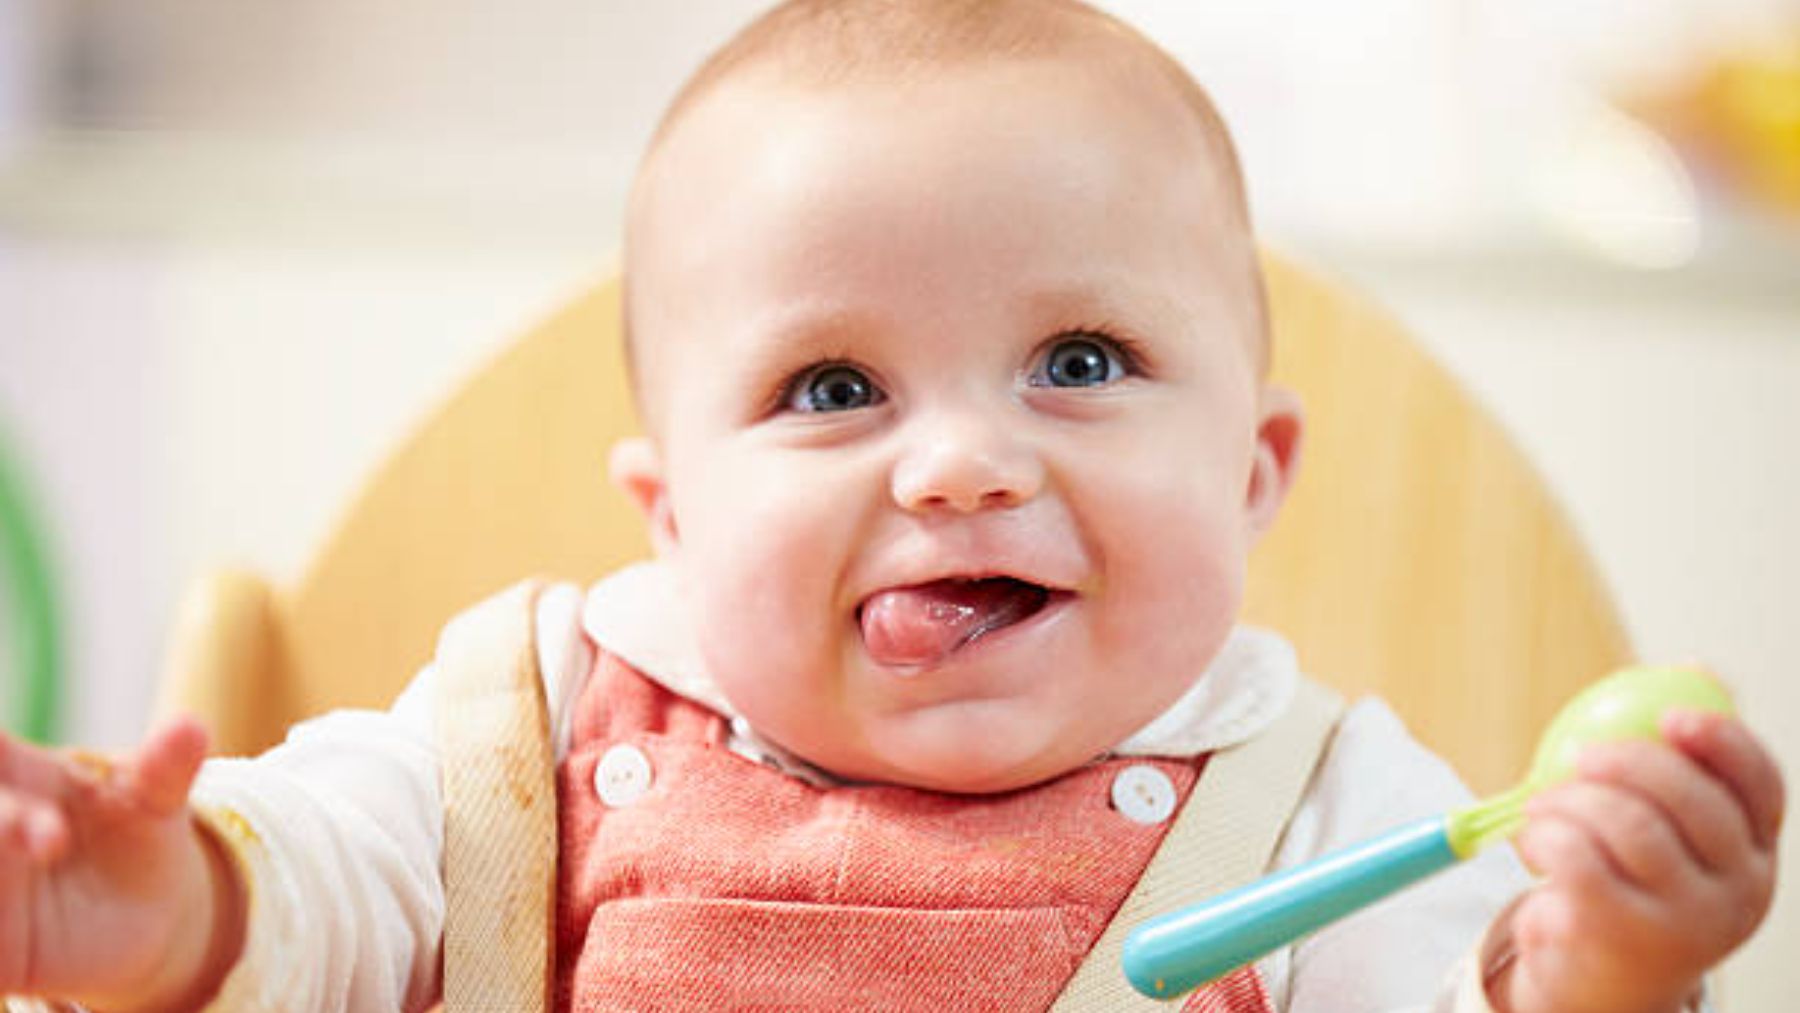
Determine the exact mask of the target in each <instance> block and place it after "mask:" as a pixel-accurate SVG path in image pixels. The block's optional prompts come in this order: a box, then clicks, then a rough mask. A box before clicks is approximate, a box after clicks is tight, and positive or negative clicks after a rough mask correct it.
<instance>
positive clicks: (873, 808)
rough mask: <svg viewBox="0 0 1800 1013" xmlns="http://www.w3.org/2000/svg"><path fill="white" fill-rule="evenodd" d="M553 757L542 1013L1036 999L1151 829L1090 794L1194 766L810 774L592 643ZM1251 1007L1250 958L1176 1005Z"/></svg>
mask: <svg viewBox="0 0 1800 1013" xmlns="http://www.w3.org/2000/svg"><path fill="white" fill-rule="evenodd" d="M574 722H575V724H574V738H573V747H572V748H571V750H570V751H569V753H568V754H567V755H566V757H565V758H564V759H563V761H562V762H561V764H560V765H559V767H558V770H557V795H558V809H559V817H558V818H559V822H560V830H561V845H560V857H559V864H558V870H559V871H558V884H557V891H556V894H557V906H556V917H555V928H556V967H557V972H556V983H555V995H554V1008H555V1009H559V1010H576V1011H590V1010H659V1009H668V1010H694V1009H705V1010H715V1009H832V1010H841V1009H881V1010H930V1011H944V1010H1028V1009H1029V1010H1035V1009H1045V1008H1048V1007H1049V1006H1050V1004H1051V1003H1052V1002H1053V1001H1054V1000H1055V998H1056V997H1057V995H1058V994H1059V993H1060V992H1061V991H1062V989H1063V987H1064V984H1065V983H1066V981H1067V980H1068V978H1069V977H1070V975H1071V974H1072V973H1073V972H1074V971H1075V969H1076V967H1077V966H1078V965H1079V964H1080V962H1081V960H1082V958H1083V957H1084V956H1085V955H1086V954H1087V952H1088V950H1089V948H1090V947H1091V946H1092V945H1093V944H1094V941H1095V940H1096V939H1097V938H1098V937H1099V935H1100V933H1101V931H1102V930H1103V929H1104V928H1105V927H1106V925H1107V923H1108V922H1109V921H1110V920H1111V918H1112V916H1113V913H1114V912H1115V910H1116V909H1117V908H1118V907H1119V905H1120V903H1121V902H1122V901H1123V900H1124V899H1125V897H1126V895H1127V894H1128V893H1129V892H1130V890H1131V888H1132V886H1133V884H1134V883H1135V882H1136V881H1137V879H1138V877H1139V875H1140V874H1141V873H1142V871H1143V869H1144V868H1145V866H1146V865H1147V864H1148V862H1149V861H1150V858H1151V855H1152V854H1153V853H1154V852H1155V850H1156V848H1157V846H1158V844H1159V843H1160V842H1161V841H1162V838H1163V835H1164V833H1166V832H1167V829H1168V824H1167V823H1166V822H1163V823H1158V824H1154V825H1146V824H1144V823H1140V822H1136V821H1134V820H1132V819H1129V818H1127V817H1126V816H1125V815H1124V814H1122V813H1121V812H1120V811H1118V810H1117V809H1116V808H1115V807H1114V806H1113V805H1111V804H1110V802H1109V799H1110V797H1111V787H1112V784H1113V781H1114V778H1115V777H1116V776H1117V775H1118V774H1119V772H1120V771H1121V770H1122V769H1123V768H1125V767H1128V766H1133V767H1142V766H1145V765H1146V764H1148V765H1150V766H1153V767H1155V768H1156V769H1157V770H1159V771H1161V773H1162V774H1163V775H1166V777H1167V783H1168V784H1171V785H1172V786H1173V787H1174V789H1175V791H1176V792H1177V794H1178V795H1179V800H1180V801H1185V799H1186V797H1187V795H1188V793H1189V792H1190V791H1191V790H1192V788H1193V786H1194V784H1195V783H1196V782H1197V780H1198V778H1199V777H1200V776H1201V774H1202V772H1203V769H1204V767H1205V758H1204V757H1201V758H1199V759H1197V760H1182V759H1171V760H1161V759H1155V760H1147V759H1145V758H1141V757H1140V758H1133V759H1132V760H1130V761H1126V760H1107V761H1103V762H1098V763H1095V764H1092V765H1089V766H1087V767H1084V768H1082V769H1080V770H1076V771H1073V772H1071V773H1069V774H1067V775H1065V776H1063V777H1061V778H1058V779H1056V780H1054V781H1051V782H1049V783H1046V784H1042V785H1038V786H1035V787H1032V788H1027V789H1023V790H1019V791H1014V792H1008V793H1005V794H1000V795H990V796H957V795H946V794H940V793H935V792H928V791H918V790H912V789H907V788H900V787H895V786H890V785H849V786H836V787H816V786H814V785H812V784H809V783H807V782H805V781H802V780H800V779H797V778H795V777H794V776H792V775H791V774H789V773H786V772H783V771H781V770H776V769H772V768H770V767H768V766H766V765H764V764H760V763H758V762H756V761H754V760H751V759H747V758H745V757H743V756H740V755H738V754H737V753H734V752H732V751H731V750H730V749H728V748H727V745H726V744H727V740H728V737H729V735H730V727H729V724H728V722H727V721H726V720H725V719H724V718H722V717H721V716H719V715H718V714H716V713H714V712H713V711H711V710H709V709H707V708H705V707H703V706H701V705H699V704H696V703H694V702H692V701H689V700H686V699H684V698H682V697H680V696H677V695H675V694H673V693H671V692H669V691H668V690H666V689H664V688H663V687H662V686H660V685H658V684H657V683H655V682H653V681H651V680H650V679H648V678H646V677H645V676H643V675H641V674H639V673H638V672H637V671H635V670H633V669H632V668H631V667H630V666H628V665H626V664H625V663H624V662H622V661H620V660H618V659H617V658H615V657H612V656H610V655H608V654H606V653H605V652H601V653H600V655H599V657H598V659H597V661H596V664H595V670H594V671H593V673H592V676H591V678H590V679H589V680H588V682H587V685H586V687H585V688H584V689H583V690H582V695H581V697H580V698H579V700H578V702H577V706H576V710H575V713H574ZM1181 1008H1183V1009H1188V1010H1202V1011H1210V1013H1251V1011H1256V1013H1267V1011H1270V1010H1271V1008H1272V1007H1271V1006H1270V1003H1269V999H1268V995H1267V992H1266V990H1265V988H1264V986H1263V984H1262V982H1261V980H1260V978H1259V977H1258V976H1257V974H1256V972H1255V971H1254V969H1252V968H1245V969H1243V970H1241V971H1238V972H1236V973H1234V974H1233V975H1230V976H1228V977H1227V978H1225V979H1222V980H1221V981H1220V982H1216V983H1214V984H1213V985H1211V986H1208V987H1206V988H1203V989H1200V990H1198V991H1196V992H1194V993H1192V994H1191V995H1190V996H1189V997H1188V1000H1187V1002H1186V1004H1185V1006H1183V1007H1181Z"/></svg>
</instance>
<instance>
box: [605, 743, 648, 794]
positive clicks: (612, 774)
mask: <svg viewBox="0 0 1800 1013" xmlns="http://www.w3.org/2000/svg"><path fill="white" fill-rule="evenodd" d="M650 781H651V773H650V758H649V757H648V756H645V755H644V751H643V750H641V749H639V748H638V747H636V746H628V745H623V744H621V745H617V746H614V747H612V748H611V749H608V750H607V751H606V754H605V755H604V756H602V757H600V765H599V766H597V767H595V768H594V791H595V793H596V794H598V795H599V796H600V801H601V802H604V803H605V804H606V805H607V807H608V808H612V809H618V808H621V807H623V806H628V805H630V804H631V803H633V802H636V801H637V800H638V799H640V798H643V797H644V793H645V792H647V791H649V790H650Z"/></svg>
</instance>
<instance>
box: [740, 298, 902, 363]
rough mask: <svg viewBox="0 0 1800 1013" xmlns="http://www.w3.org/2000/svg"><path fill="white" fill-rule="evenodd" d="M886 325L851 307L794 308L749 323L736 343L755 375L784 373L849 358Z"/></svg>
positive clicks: (775, 312)
mask: <svg viewBox="0 0 1800 1013" xmlns="http://www.w3.org/2000/svg"><path fill="white" fill-rule="evenodd" d="M887 326H888V325H887V324H886V323H885V322H884V321H882V320H881V319H880V318H879V317H878V316H877V315H875V314H871V313H868V312H866V311H862V310H857V309H854V308H851V307H844V306H804V305H790V306H786V307H783V308H782V309H779V310H776V311H773V312H771V313H767V314H763V315H761V316H759V317H757V318H754V319H751V320H748V321H746V322H745V323H744V325H743V327H742V328H741V329H740V332H739V334H738V335H737V340H734V341H733V342H731V344H733V345H734V346H736V347H738V348H740V349H741V350H742V353H743V354H742V365H743V368H744V369H745V370H746V371H747V372H749V373H750V374H752V375H755V376H762V375H765V374H785V373H786V372H788V371H789V370H791V369H793V368H795V367H796V366H799V365H806V364H811V363H814V362H823V361H827V360H831V359H842V358H848V357H850V354H851V352H852V351H853V349H854V348H855V346H856V344H857V337H858V335H868V334H870V333H871V332H875V331H879V330H881V329H883V328H885V327H887Z"/></svg>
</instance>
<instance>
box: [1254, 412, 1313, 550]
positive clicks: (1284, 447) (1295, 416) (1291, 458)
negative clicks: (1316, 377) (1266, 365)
mask: <svg viewBox="0 0 1800 1013" xmlns="http://www.w3.org/2000/svg"><path fill="white" fill-rule="evenodd" d="M1305 429H1306V420H1305V416H1304V415H1303V414H1302V413H1301V410H1300V397H1299V395H1297V394H1295V393H1294V392H1293V391H1291V390H1288V389H1287V388H1285V387H1276V386H1265V387H1264V388H1263V390H1262V398H1261V404H1260V406H1259V407H1258V410H1257V423H1256V450H1255V453H1254V456H1253V457H1252V459H1251V462H1250V482H1249V486H1248V488H1247V489H1246V490H1245V493H1244V518H1245V520H1246V521H1247V522H1248V524H1249V526H1250V531H1251V533H1252V534H1254V535H1261V534H1262V533H1263V532H1265V531H1267V530H1269V526H1270V525H1272V524H1274V523H1275V515H1276V514H1278V513H1280V512H1281V504H1282V503H1283V502H1284V501H1286V499H1287V494H1288V490H1289V489H1290V488H1292V487H1293V484H1294V476H1295V474H1296V473H1298V471H1299V468H1300V442H1301V436H1302V435H1303V433H1304V431H1305Z"/></svg>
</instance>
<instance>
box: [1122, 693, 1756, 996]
mask: <svg viewBox="0 0 1800 1013" xmlns="http://www.w3.org/2000/svg"><path fill="white" fill-rule="evenodd" d="M1673 708H1684V709H1690V710H1704V711H1714V712H1717V713H1720V714H1731V713H1733V708H1732V705H1731V697H1730V696H1729V695H1728V694H1727V693H1726V691H1725V688H1724V687H1723V686H1721V685H1720V684H1719V682H1718V681H1717V680H1715V679H1714V678H1713V677H1712V676H1711V675H1709V674H1707V673H1705V672H1702V671H1699V670H1697V669H1692V668H1678V667H1671V666H1639V667H1633V668H1625V669H1621V670H1619V671H1617V672H1614V673H1613V674H1612V675H1609V676H1607V677H1606V678H1604V679H1601V680H1600V681H1598V682H1595V683H1593V684H1592V685H1590V686H1588V687H1587V688H1585V689H1583V690H1582V691H1581V692H1579V693H1577V694H1576V695H1575V696H1574V697H1573V698H1572V699H1570V700H1569V702H1568V703H1566V704H1564V705H1563V708H1562V710H1560V711H1558V712H1557V714H1556V716H1555V717H1554V718H1552V719H1551V721H1550V725H1549V727H1547V728H1545V729H1544V734H1543V736H1542V737H1541V738H1540V739H1539V740H1538V748H1537V753H1536V754H1535V756H1534V757H1533V759H1532V762H1531V771H1530V773H1528V774H1527V775H1526V777H1525V780H1523V781H1521V782H1520V783H1519V784H1518V785H1516V786H1515V787H1513V788H1511V789H1509V790H1507V791H1504V792H1501V793H1500V794H1498V795H1494V796H1491V797H1489V798H1485V799H1482V800H1480V801H1478V802H1474V803H1472V804H1470V805H1466V806H1463V807H1461V808H1459V809H1454V810H1452V811H1450V812H1449V813H1447V814H1445V815H1443V816H1432V817H1427V818H1425V819H1423V820H1419V821H1418V822H1415V823H1409V824H1406V825H1405V826H1402V827H1399V828H1397V829H1395V830H1391V831H1389V832H1387V833H1385V834H1382V835H1381V836H1379V837H1375V838H1372V839H1370V840H1368V841H1365V842H1363V843H1361V844H1355V845H1351V846H1350V847H1347V848H1344V849H1342V850H1339V851H1335V852H1332V853H1331V854H1328V855H1323V856H1321V857H1319V858H1316V859H1313V860H1312V861H1311V862H1307V863H1305V864H1304V865H1298V866H1295V867H1294V868H1291V869H1286V870H1283V871H1281V872H1278V873H1275V874H1273V875H1270V876H1266V877H1264V878H1263V879H1259V880H1257V881H1255V882H1253V883H1250V884H1248V885H1246V886H1242V887H1239V888H1237V889H1235V890H1231V891H1228V892H1226V893H1223V894H1220V895H1218V896H1217V897H1214V898H1212V899H1210V900H1207V901H1203V902H1202V903H1199V904H1196V905H1193V906H1191V907H1187V908H1183V909H1181V910H1179V911H1174V912H1171V913H1169V914H1166V915H1161V916H1159V917H1156V918H1153V919H1151V920H1149V921H1147V922H1145V923H1144V924H1142V925H1140V926H1138V927H1137V929H1135V930H1134V931H1133V932H1132V933H1131V935H1130V936H1129V937H1127V938H1126V940H1125V953H1124V965H1125V977H1126V979H1127V980H1129V981H1130V982H1131V986H1132V987H1133V988H1135V989H1137V990H1138V991H1139V992H1141V993H1143V994H1144V995H1147V996H1149V997H1151V998H1153V999H1171V998H1174V997H1176V996H1179V995H1181V994H1183V993H1185V992H1187V991H1189V990H1191V989H1194V988H1198V987H1199V986H1201V985H1204V984H1205V983H1207V982H1209V981H1212V980H1213V979H1215V978H1218V977H1219V976H1221V975H1223V974H1225V973H1226V972H1228V971H1231V970H1232V969H1234V968H1237V967H1240V966H1242V965H1244V964H1247V963H1249V962H1250V961H1252V960H1255V959H1256V958H1258V957H1260V956H1262V955H1264V954H1266V953H1268V952H1270V951H1272V950H1275V949H1277V948H1279V947H1281V946H1285V945H1286V944H1288V943H1290V942H1293V941H1294V940H1296V939H1298V938H1300V937H1301V936H1304V935H1306V934H1307V933H1309V932H1312V931H1314V930H1316V929H1320V928H1323V927H1324V926H1326V925H1328V924H1330V923H1332V922H1334V921H1336V920H1338V919H1339V918H1342V917H1344V916H1345V915H1348V914H1351V913H1352V912H1355V911H1357V910H1360V909H1361V908H1363V907H1365V906H1367V905H1369V904H1372V903H1374V902H1375V901H1378V900H1380V899H1382V898H1383V897H1386V896H1388V895H1389V894H1391V893H1394V892H1395V891H1397V890H1399V889H1401V888H1403V887H1406V886H1409V885H1411V884H1413V883H1415V882H1417V881H1419V880H1421V879H1424V878H1425V877H1427V876H1430V875H1431V874H1433V873H1435V872H1438V871H1439V870H1441V869H1444V868H1446V867H1448V866H1450V865H1453V864H1455V863H1457V862H1459V861H1462V860H1464V859H1467V858H1470V857H1472V856H1474V855H1475V854H1476V853H1478V852H1479V851H1481V849H1483V848H1485V847H1487V846H1488V845H1490V844H1493V843H1494V842H1496V841H1501V840H1505V839H1506V838H1508V837H1511V836H1512V835H1513V834H1515V833H1517V832H1518V831H1519V830H1520V828H1522V827H1523V826H1524V825H1525V803H1526V802H1527V801H1529V800H1530V798H1531V797H1532V796H1533V795H1536V794H1537V793H1538V792H1540V791H1543V790H1544V789H1546V788H1549V787H1551V786H1552V785H1555V784H1558V783H1561V782H1562V781H1565V780H1567V779H1568V778H1569V777H1570V775H1572V774H1573V773H1574V770H1575V759H1576V756H1577V755H1578V754H1579V753H1580V752H1581V750H1582V749H1583V748H1584V747H1586V746H1589V745H1592V744H1595V743H1600V742H1617V741H1621V740H1625V739H1651V740H1660V739H1661V732H1660V731H1658V728H1657V725H1658V722H1659V721H1660V720H1661V718H1662V715H1663V714H1664V712H1666V711H1668V710H1670V709H1673Z"/></svg>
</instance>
